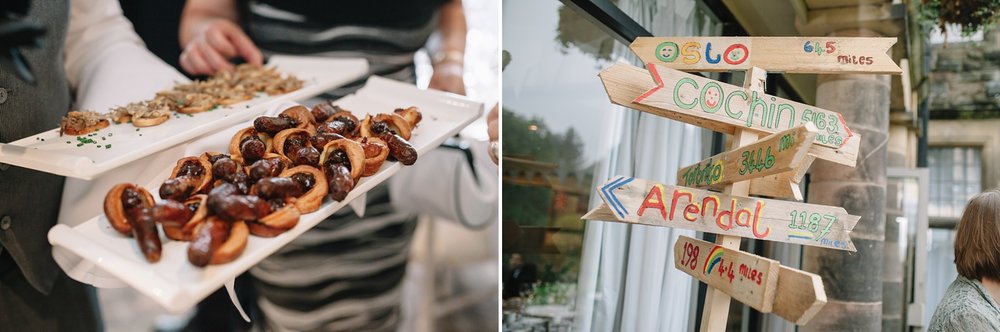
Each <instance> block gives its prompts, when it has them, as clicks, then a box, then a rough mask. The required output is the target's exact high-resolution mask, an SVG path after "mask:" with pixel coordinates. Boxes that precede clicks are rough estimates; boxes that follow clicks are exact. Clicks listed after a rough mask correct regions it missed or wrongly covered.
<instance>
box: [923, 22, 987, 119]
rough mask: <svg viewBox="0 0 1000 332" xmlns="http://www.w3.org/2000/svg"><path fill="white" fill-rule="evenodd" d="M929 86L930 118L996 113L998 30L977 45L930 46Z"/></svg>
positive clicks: (949, 44)
mask: <svg viewBox="0 0 1000 332" xmlns="http://www.w3.org/2000/svg"><path fill="white" fill-rule="evenodd" d="M929 83H930V87H929V98H930V99H929V101H930V110H931V116H932V117H934V113H935V112H955V111H978V110H989V111H998V110H1000V29H996V28H994V29H992V30H990V31H987V32H986V33H984V34H983V41H980V42H962V43H947V44H941V45H934V46H932V47H931V73H930V75H929Z"/></svg>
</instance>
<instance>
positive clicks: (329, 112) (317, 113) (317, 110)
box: [312, 101, 340, 123]
mask: <svg viewBox="0 0 1000 332" xmlns="http://www.w3.org/2000/svg"><path fill="white" fill-rule="evenodd" d="M339 111H340V107H337V106H334V105H333V104H330V102H329V101H326V102H322V103H319V104H316V105H314V106H313V108H312V116H313V118H314V119H316V122H317V123H320V122H324V121H326V119H329V118H330V117H331V116H333V114H334V113H337V112H339Z"/></svg>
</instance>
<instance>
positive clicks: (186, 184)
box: [160, 175, 201, 201]
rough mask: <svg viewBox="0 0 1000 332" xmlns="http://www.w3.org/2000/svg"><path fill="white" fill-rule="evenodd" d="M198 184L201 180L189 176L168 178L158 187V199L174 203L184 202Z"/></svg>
mask: <svg viewBox="0 0 1000 332" xmlns="http://www.w3.org/2000/svg"><path fill="white" fill-rule="evenodd" d="M200 183H201V179H199V178H197V177H194V176H191V175H185V176H178V177H176V178H169V179H167V180H166V181H163V185H160V198H162V199H172V200H175V201H183V200H186V199H187V198H188V196H191V194H193V193H194V190H195V189H196V188H198V185H199V184H200Z"/></svg>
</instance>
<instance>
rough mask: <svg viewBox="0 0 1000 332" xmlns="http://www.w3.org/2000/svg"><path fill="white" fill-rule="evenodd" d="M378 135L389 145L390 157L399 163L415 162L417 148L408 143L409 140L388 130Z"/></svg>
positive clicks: (409, 163) (408, 163)
mask: <svg viewBox="0 0 1000 332" xmlns="http://www.w3.org/2000/svg"><path fill="white" fill-rule="evenodd" d="M380 123H381V122H380ZM372 128H373V129H374V128H375V126H372ZM378 137H379V138H381V139H382V140H383V141H385V142H386V144H388V145H389V156H390V157H392V158H394V159H396V160H399V162H400V163H403V165H407V166H409V165H413V163H415V162H417V150H416V149H414V148H413V146H412V145H410V142H407V141H406V140H405V139H403V138H402V137H399V135H396V134H395V133H393V132H391V131H388V130H386V131H383V132H382V133H380V134H378Z"/></svg>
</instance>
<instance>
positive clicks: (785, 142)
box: [677, 122, 818, 190]
mask: <svg viewBox="0 0 1000 332" xmlns="http://www.w3.org/2000/svg"><path fill="white" fill-rule="evenodd" d="M817 131H818V129H816V127H815V126H814V125H813V124H812V123H810V122H807V123H805V124H803V125H800V126H797V127H795V128H792V129H789V130H785V131H782V132H778V133H774V134H771V135H770V136H767V137H765V138H762V139H761V140H759V141H757V142H754V143H753V144H750V145H746V146H743V147H740V148H738V149H736V150H730V151H727V152H723V153H720V154H717V155H714V156H712V157H709V158H708V159H705V160H702V161H701V162H698V163H697V164H694V165H690V166H687V167H683V168H681V169H680V170H678V171H677V179H678V180H677V184H679V185H681V186H685V187H694V188H709V189H720V190H721V189H722V187H724V186H725V185H727V184H731V183H734V182H737V181H746V180H751V179H755V178H762V177H766V176H769V175H775V174H779V173H784V172H789V171H794V170H796V169H797V168H798V167H799V165H801V164H802V163H803V162H804V161H806V157H807V156H808V152H809V146H811V145H812V142H813V139H815V138H816V134H817Z"/></svg>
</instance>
